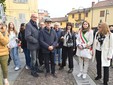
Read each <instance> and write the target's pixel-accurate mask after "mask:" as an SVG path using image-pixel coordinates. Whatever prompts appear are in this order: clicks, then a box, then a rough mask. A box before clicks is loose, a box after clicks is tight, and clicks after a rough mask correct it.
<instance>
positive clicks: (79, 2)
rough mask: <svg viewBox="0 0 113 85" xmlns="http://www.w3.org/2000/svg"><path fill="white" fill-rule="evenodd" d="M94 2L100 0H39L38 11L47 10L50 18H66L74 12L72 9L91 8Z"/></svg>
mask: <svg viewBox="0 0 113 85" xmlns="http://www.w3.org/2000/svg"><path fill="white" fill-rule="evenodd" d="M93 1H94V2H96V3H97V2H98V0H38V9H44V10H47V11H48V12H49V14H50V17H64V16H65V15H66V14H67V13H69V12H70V11H72V8H75V9H81V8H87V7H91V3H92V2H93ZM99 1H102V0H99Z"/></svg>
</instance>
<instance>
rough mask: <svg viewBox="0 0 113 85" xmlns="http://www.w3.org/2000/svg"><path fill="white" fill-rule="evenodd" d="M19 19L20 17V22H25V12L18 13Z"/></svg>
mask: <svg viewBox="0 0 113 85" xmlns="http://www.w3.org/2000/svg"><path fill="white" fill-rule="evenodd" d="M19 19H20V22H22V23H25V14H24V13H20V14H19Z"/></svg>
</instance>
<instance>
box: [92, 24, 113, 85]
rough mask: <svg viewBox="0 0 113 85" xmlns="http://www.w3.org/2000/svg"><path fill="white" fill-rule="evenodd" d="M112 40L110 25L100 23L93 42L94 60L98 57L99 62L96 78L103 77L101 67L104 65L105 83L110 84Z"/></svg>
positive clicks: (112, 52) (104, 84)
mask: <svg viewBox="0 0 113 85" xmlns="http://www.w3.org/2000/svg"><path fill="white" fill-rule="evenodd" d="M112 42H113V34H112V33H111V32H110V29H109V26H108V25H107V24H106V23H100V24H99V26H98V32H97V33H96V35H95V39H94V44H93V52H94V55H93V60H94V58H96V62H97V66H96V68H97V77H96V78H95V80H99V79H101V77H102V74H101V67H103V70H104V71H103V77H104V78H103V85H108V81H109V66H110V60H111V59H112V54H113V44H112Z"/></svg>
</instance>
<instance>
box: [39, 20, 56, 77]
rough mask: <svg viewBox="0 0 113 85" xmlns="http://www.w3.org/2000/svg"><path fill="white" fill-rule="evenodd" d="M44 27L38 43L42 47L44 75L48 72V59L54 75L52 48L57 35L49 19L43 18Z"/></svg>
mask: <svg viewBox="0 0 113 85" xmlns="http://www.w3.org/2000/svg"><path fill="white" fill-rule="evenodd" d="M45 25H46V27H45V28H44V29H43V30H41V31H40V37H39V40H40V45H41V47H42V53H43V56H44V63H45V68H46V73H45V77H47V76H48V74H49V73H50V67H49V61H50V63H51V74H52V76H53V77H55V78H56V75H55V63H54V49H55V47H56V45H57V36H56V33H55V31H54V29H53V28H51V19H50V18H48V19H45Z"/></svg>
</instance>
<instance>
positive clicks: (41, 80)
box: [9, 53, 113, 85]
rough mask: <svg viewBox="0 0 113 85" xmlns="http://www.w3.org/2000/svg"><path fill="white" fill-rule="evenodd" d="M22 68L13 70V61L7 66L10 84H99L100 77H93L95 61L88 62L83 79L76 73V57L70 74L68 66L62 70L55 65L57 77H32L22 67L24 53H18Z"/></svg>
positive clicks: (110, 83) (111, 72) (111, 80)
mask: <svg viewBox="0 0 113 85" xmlns="http://www.w3.org/2000/svg"><path fill="white" fill-rule="evenodd" d="M20 58H21V63H22V68H21V70H19V71H14V65H13V62H11V64H10V66H9V80H10V85H101V83H102V79H101V80H99V81H95V80H94V77H95V76H96V69H95V67H96V66H95V65H96V64H95V63H92V62H90V66H89V70H88V76H87V78H86V79H85V80H83V79H82V78H77V77H76V75H77V73H79V70H78V62H77V61H78V60H77V57H74V65H75V67H74V71H73V73H72V74H68V73H67V70H68V68H67V67H65V69H64V70H62V71H59V70H58V66H56V74H57V76H58V78H53V77H52V76H49V77H47V78H45V76H44V74H43V73H41V74H39V75H40V77H38V78H34V77H32V76H31V75H30V71H29V70H26V69H25V68H24V66H25V63H24V55H23V54H22V53H21V54H20ZM112 74H113V68H110V82H109V85H112V84H113V76H112Z"/></svg>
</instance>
